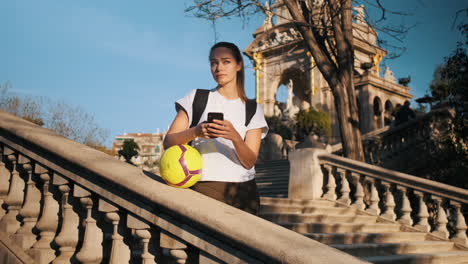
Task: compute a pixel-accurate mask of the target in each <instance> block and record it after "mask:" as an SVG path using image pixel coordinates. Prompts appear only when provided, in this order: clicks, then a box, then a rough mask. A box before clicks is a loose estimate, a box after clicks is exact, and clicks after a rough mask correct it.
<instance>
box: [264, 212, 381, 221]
mask: <svg viewBox="0 0 468 264" xmlns="http://www.w3.org/2000/svg"><path fill="white" fill-rule="evenodd" d="M259 216H260V217H262V218H263V219H266V220H268V221H272V222H289V223H355V224H356V223H360V224H365V223H376V222H377V217H376V216H371V215H330V214H327V215H324V214H288V213H283V214H278V213H261V214H259Z"/></svg>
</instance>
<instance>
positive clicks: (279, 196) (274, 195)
mask: <svg viewBox="0 0 468 264" xmlns="http://www.w3.org/2000/svg"><path fill="white" fill-rule="evenodd" d="M260 196H262V197H271V198H284V197H288V194H287V192H286V193H267V194H262V193H260Z"/></svg>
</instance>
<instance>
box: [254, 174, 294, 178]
mask: <svg viewBox="0 0 468 264" xmlns="http://www.w3.org/2000/svg"><path fill="white" fill-rule="evenodd" d="M255 179H256V180H265V179H273V180H289V175H288V174H285V173H268V174H264V175H258V174H256V175H255Z"/></svg>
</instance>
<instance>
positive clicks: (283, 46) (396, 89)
mask: <svg viewBox="0 0 468 264" xmlns="http://www.w3.org/2000/svg"><path fill="white" fill-rule="evenodd" d="M269 8H270V7H269V6H266V10H271V9H269ZM272 9H274V10H275V14H278V16H276V23H273V20H274V16H273V14H272V13H271V12H266V13H267V14H266V18H265V21H264V22H263V25H261V26H260V27H259V28H258V29H257V30H256V31H255V32H254V33H253V36H254V38H255V39H254V40H253V41H252V42H251V43H250V45H249V46H248V47H247V48H246V49H245V50H244V53H245V54H246V55H247V56H249V57H250V58H251V59H252V60H253V61H254V65H255V68H254V69H255V74H256V98H257V102H258V103H260V104H262V106H263V108H264V111H265V115H266V116H273V115H277V116H278V115H283V116H287V117H293V116H294V114H295V113H297V111H299V109H308V108H309V107H311V106H312V107H314V108H316V109H320V110H324V111H326V112H328V113H330V115H331V117H332V120H333V121H332V131H333V132H332V138H331V139H330V143H334V142H338V141H340V132H339V127H338V121H337V119H336V113H335V107H334V100H333V95H332V92H331V90H330V87H329V86H328V84H327V82H326V81H325V79H324V78H323V76H322V75H321V73H320V71H319V70H318V68H317V67H315V66H316V65H315V62H314V59H313V57H312V56H311V54H310V52H308V50H307V48H306V46H305V44H304V42H303V39H302V37H301V35H300V33H299V32H298V31H297V30H296V29H295V27H294V25H293V23H291V22H290V19H291V16H290V14H289V12H288V10H287V8H286V6H285V5H284V4H282V3H281V2H279V1H278V2H277V3H275V4H274V5H273V6H272ZM354 9H355V23H354V27H353V34H354V49H355V71H354V72H355V75H354V84H355V88H356V92H357V99H358V105H359V111H360V121H361V132H362V133H367V132H369V131H372V130H375V129H378V128H381V127H383V126H385V125H387V124H389V123H390V121H391V119H392V117H391V113H392V111H393V109H394V108H395V107H396V106H398V105H403V103H404V102H405V101H407V100H409V99H411V98H412V97H413V96H412V95H411V94H410V91H409V88H408V87H406V86H403V85H400V84H398V83H397V82H396V79H395V77H394V75H393V73H392V72H391V71H390V69H389V68H388V67H387V68H386V69H385V71H384V74H383V77H382V76H381V73H380V67H379V64H380V62H381V61H382V59H383V58H384V57H385V56H386V55H387V51H386V50H384V49H382V48H380V47H379V46H378V45H377V33H376V32H375V31H374V30H373V29H372V28H371V27H370V26H369V25H368V24H367V23H366V22H365V17H364V7H363V6H357V7H355V8H354ZM281 85H285V86H287V90H288V99H287V101H286V107H284V106H283V107H279V104H278V101H277V100H276V95H277V92H278V88H279V87H280V86H281Z"/></svg>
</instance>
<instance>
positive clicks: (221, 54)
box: [164, 42, 268, 214]
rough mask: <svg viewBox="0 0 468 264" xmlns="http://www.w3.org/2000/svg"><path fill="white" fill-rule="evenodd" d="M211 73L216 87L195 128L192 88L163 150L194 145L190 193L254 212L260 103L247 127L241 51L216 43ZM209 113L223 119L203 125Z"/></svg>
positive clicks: (262, 130) (179, 103)
mask: <svg viewBox="0 0 468 264" xmlns="http://www.w3.org/2000/svg"><path fill="white" fill-rule="evenodd" d="M209 60H210V65H211V74H212V75H213V78H214V80H215V81H216V83H217V84H218V85H217V87H216V88H214V89H212V90H210V92H209V96H208V101H207V103H206V107H205V111H204V112H203V114H202V116H201V118H200V120H199V122H198V124H197V125H196V126H194V127H189V124H191V123H192V103H193V100H194V97H195V93H196V90H193V91H191V92H190V93H189V94H188V95H187V96H185V97H184V98H182V99H180V100H178V101H177V102H176V110H177V115H176V117H175V119H174V121H173V122H172V125H171V127H170V128H169V131H168V132H167V134H166V138H165V139H164V147H165V148H166V149H167V148H169V147H171V146H173V145H176V144H186V143H187V142H190V141H192V140H193V141H192V146H193V147H195V148H196V149H198V151H199V152H200V153H201V155H202V157H203V172H202V178H201V180H200V181H199V182H198V183H197V184H195V185H194V186H193V187H192V189H193V190H195V191H198V192H200V193H203V194H205V195H207V196H210V197H212V198H214V199H217V200H219V201H222V202H225V203H227V204H230V205H232V206H235V207H237V208H239V209H242V210H244V211H247V212H250V213H252V214H256V213H257V211H258V207H259V197H258V192H257V187H256V183H255V178H254V177H255V169H254V165H255V162H256V160H257V156H258V152H259V149H260V141H261V139H262V138H263V137H265V135H266V133H267V131H268V126H267V124H266V121H265V117H264V114H263V110H262V108H261V106H260V105H259V104H257V106H256V107H257V109H256V111H255V114H254V115H253V117H252V119H251V121H250V122H249V123H248V125H247V126H246V125H245V123H246V122H245V119H246V117H245V116H246V114H245V111H246V107H245V104H246V101H247V97H246V95H245V89H244V62H243V59H242V54H241V52H240V50H239V48H238V47H237V46H236V45H234V44H232V43H228V42H219V43H217V44H215V45H214V46H213V47H212V48H211V50H210V56H209ZM209 112H222V113H223V114H224V120H216V119H215V120H214V121H213V122H212V123H207V122H206V120H207V115H208V113H209Z"/></svg>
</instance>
